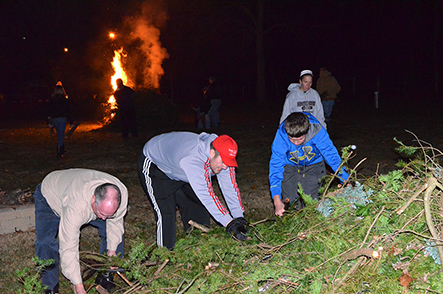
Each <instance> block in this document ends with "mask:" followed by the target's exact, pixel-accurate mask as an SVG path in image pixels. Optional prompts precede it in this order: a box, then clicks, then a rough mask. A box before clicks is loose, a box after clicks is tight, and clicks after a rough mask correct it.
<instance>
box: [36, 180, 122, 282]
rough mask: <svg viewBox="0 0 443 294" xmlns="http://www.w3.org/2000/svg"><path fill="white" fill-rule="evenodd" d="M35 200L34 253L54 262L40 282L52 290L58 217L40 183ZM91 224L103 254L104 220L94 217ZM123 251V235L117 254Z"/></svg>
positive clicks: (56, 273) (56, 275)
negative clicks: (99, 240)
mask: <svg viewBox="0 0 443 294" xmlns="http://www.w3.org/2000/svg"><path fill="white" fill-rule="evenodd" d="M34 201H35V233H36V237H37V239H36V241H35V255H36V256H37V257H38V258H39V259H40V260H47V259H53V260H54V264H52V265H51V266H49V267H47V268H45V269H44V270H43V271H42V273H41V277H42V283H43V285H44V286H48V289H49V290H53V289H54V287H55V286H56V285H57V284H58V282H59V269H58V268H59V255H58V249H59V248H58V241H57V234H58V229H59V224H60V218H59V217H58V216H57V215H55V213H54V212H53V211H52V209H51V207H50V206H49V204H48V202H47V201H46V199H45V198H44V197H43V194H42V192H41V184H39V185H38V186H37V188H36V189H35V192H34ZM89 225H92V226H94V227H96V228H97V229H98V234H99V236H100V237H101V244H100V253H101V254H104V253H105V251H106V248H107V241H106V221H104V220H102V219H96V220H94V221H91V222H90V223H89ZM118 253H121V256H123V253H124V235H123V241H122V242H121V243H120V244H119V245H118V247H117V254H118Z"/></svg>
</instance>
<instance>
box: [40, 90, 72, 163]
mask: <svg viewBox="0 0 443 294" xmlns="http://www.w3.org/2000/svg"><path fill="white" fill-rule="evenodd" d="M46 119H47V122H48V125H49V127H50V128H52V127H53V128H55V130H56V132H57V142H58V145H57V158H59V159H61V158H63V154H64V153H65V152H66V149H65V130H66V124H67V123H68V122H69V123H70V124H71V126H73V125H74V121H73V120H72V117H71V109H70V106H69V101H68V95H66V92H65V89H64V88H63V86H62V83H61V82H60V81H59V82H58V83H57V85H56V86H55V88H54V93H53V94H52V96H51V98H50V99H49V103H48V108H47V114H46Z"/></svg>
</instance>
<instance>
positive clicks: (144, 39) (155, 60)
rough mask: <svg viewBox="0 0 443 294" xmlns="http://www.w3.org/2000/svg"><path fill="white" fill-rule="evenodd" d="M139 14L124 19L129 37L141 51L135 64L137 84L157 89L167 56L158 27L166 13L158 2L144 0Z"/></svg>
mask: <svg viewBox="0 0 443 294" xmlns="http://www.w3.org/2000/svg"><path fill="white" fill-rule="evenodd" d="M139 11H140V12H139V14H138V15H136V16H130V17H127V19H126V24H127V25H128V26H129V30H130V32H131V33H130V39H131V41H132V43H133V44H137V49H138V50H139V51H140V53H141V57H139V58H138V61H137V64H136V65H135V66H137V67H138V69H139V70H138V71H141V72H139V73H138V74H137V83H138V84H139V85H137V86H138V87H142V88H148V89H158V88H159V87H160V80H161V78H162V76H163V74H164V70H163V67H162V63H163V60H164V59H166V58H169V54H168V52H167V50H166V48H163V47H162V44H161V42H160V29H159V28H161V27H162V26H163V25H164V23H165V22H166V20H167V13H166V11H165V9H163V8H162V7H161V6H160V5H158V4H153V3H147V2H144V4H143V5H142V7H141V9H140V10H139Z"/></svg>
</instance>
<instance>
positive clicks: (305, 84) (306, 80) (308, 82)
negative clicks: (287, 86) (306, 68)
mask: <svg viewBox="0 0 443 294" xmlns="http://www.w3.org/2000/svg"><path fill="white" fill-rule="evenodd" d="M300 85H301V90H302V91H303V92H306V91H308V90H309V89H311V86H312V77H311V76H309V75H308V76H304V77H303V79H302V80H300Z"/></svg>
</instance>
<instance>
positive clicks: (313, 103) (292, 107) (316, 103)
mask: <svg viewBox="0 0 443 294" xmlns="http://www.w3.org/2000/svg"><path fill="white" fill-rule="evenodd" d="M313 76H314V75H313V74H312V71H311V70H309V69H305V70H302V72H301V73H300V79H299V82H300V83H299V84H298V83H291V84H290V85H289V87H288V90H289V93H288V94H287V95H286V100H285V104H284V105H283V113H282V115H281V117H280V124H281V123H282V122H284V120H285V119H286V118H287V117H288V116H289V115H290V114H291V113H293V112H308V113H310V114H312V115H313V116H315V118H316V119H318V121H319V122H320V123H321V125H322V126H323V127H324V128H325V129H326V122H325V117H324V112H323V106H322V104H321V99H320V96H319V95H318V93H317V91H315V90H314V89H312V88H311V87H312V80H313Z"/></svg>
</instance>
